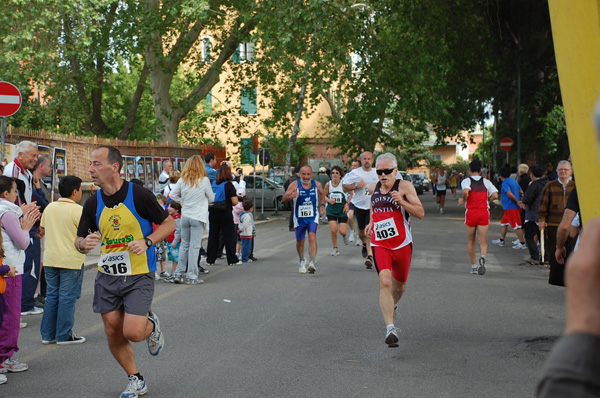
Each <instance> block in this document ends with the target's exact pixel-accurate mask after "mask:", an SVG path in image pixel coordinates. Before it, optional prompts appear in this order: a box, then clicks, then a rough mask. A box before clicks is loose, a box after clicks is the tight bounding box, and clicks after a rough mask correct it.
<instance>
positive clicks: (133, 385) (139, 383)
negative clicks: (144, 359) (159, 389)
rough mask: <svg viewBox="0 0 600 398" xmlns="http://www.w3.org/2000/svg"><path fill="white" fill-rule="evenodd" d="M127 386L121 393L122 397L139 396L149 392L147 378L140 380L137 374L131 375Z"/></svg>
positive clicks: (133, 397) (135, 397)
mask: <svg viewBox="0 0 600 398" xmlns="http://www.w3.org/2000/svg"><path fill="white" fill-rule="evenodd" d="M128 380H129V381H128V383H127V388H126V389H125V391H123V392H122V393H121V398H137V397H139V396H140V395H144V394H146V393H147V392H148V387H146V380H140V379H138V377H137V376H136V375H131V376H129V379H128Z"/></svg>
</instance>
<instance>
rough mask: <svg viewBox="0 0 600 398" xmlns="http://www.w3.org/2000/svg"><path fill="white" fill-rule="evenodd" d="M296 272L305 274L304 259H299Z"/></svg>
mask: <svg viewBox="0 0 600 398" xmlns="http://www.w3.org/2000/svg"><path fill="white" fill-rule="evenodd" d="M298 272H300V273H301V274H306V260H300V266H299V267H298Z"/></svg>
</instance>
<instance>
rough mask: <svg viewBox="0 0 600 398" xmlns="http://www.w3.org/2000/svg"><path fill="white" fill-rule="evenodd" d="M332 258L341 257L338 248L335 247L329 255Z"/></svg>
mask: <svg viewBox="0 0 600 398" xmlns="http://www.w3.org/2000/svg"><path fill="white" fill-rule="evenodd" d="M329 255H330V256H339V255H340V251H339V250H338V248H337V247H334V248H333V250H332V251H331V253H329Z"/></svg>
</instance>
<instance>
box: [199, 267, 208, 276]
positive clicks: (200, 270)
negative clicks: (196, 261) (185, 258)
mask: <svg viewBox="0 0 600 398" xmlns="http://www.w3.org/2000/svg"><path fill="white" fill-rule="evenodd" d="M209 272H210V271H209V270H207V269H206V268H204V267H198V273H199V274H208V273H209Z"/></svg>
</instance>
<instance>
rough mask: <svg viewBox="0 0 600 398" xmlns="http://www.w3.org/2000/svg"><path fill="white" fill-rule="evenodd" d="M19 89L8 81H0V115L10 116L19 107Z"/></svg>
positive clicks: (20, 99)
mask: <svg viewBox="0 0 600 398" xmlns="http://www.w3.org/2000/svg"><path fill="white" fill-rule="evenodd" d="M21 102H22V98H21V93H20V92H19V89H18V88H16V87H15V86H14V85H13V84H11V83H8V82H0V117H8V116H12V115H14V114H15V113H17V111H18V110H19V108H20V107H21Z"/></svg>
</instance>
